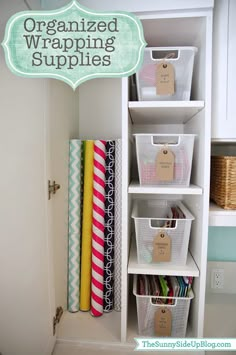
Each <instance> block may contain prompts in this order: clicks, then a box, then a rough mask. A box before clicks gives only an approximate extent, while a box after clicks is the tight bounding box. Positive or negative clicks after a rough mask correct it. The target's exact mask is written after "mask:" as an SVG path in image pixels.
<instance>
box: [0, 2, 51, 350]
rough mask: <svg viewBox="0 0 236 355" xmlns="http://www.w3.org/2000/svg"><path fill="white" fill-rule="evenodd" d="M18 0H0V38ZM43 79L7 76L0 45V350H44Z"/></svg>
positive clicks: (47, 311)
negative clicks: (12, 0) (13, 0)
mask: <svg viewBox="0 0 236 355" xmlns="http://www.w3.org/2000/svg"><path fill="white" fill-rule="evenodd" d="M22 10H26V7H25V5H24V4H23V1H15V2H14V3H13V2H10V1H8V0H1V2H0V13H1V16H0V17H1V18H0V42H2V40H3V35H4V29H5V23H6V21H7V19H8V18H9V17H10V16H11V15H13V14H14V13H16V12H18V11H22ZM45 84H46V82H45V80H42V79H40V80H37V79H24V78H21V77H16V76H15V75H13V74H12V73H11V72H10V71H9V69H8V68H7V66H6V64H5V58H4V53H3V49H2V47H1V46H0V162H1V175H0V289H1V294H0V353H2V354H3V355H46V354H47V355H49V354H50V353H51V351H52V348H53V346H54V342H55V338H54V337H53V316H54V312H55V309H54V307H53V303H54V298H53V297H54V295H53V290H52V284H51V282H50V280H49V275H50V270H51V268H50V262H51V261H50V260H51V259H50V258H49V248H48V228H47V216H46V205H47V180H46V173H45V118H46V117H45V106H44V103H45V99H46V96H45Z"/></svg>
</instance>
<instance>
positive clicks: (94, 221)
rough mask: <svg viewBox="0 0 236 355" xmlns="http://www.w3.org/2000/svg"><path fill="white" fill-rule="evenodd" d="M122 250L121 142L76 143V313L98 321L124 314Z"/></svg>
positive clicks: (72, 236)
mask: <svg viewBox="0 0 236 355" xmlns="http://www.w3.org/2000/svg"><path fill="white" fill-rule="evenodd" d="M82 148H83V149H82ZM117 150H118V155H117V156H116V151H117ZM83 153H84V154H83ZM116 165H117V167H118V169H117V168H116ZM116 195H117V197H116ZM74 225H75V226H76V227H75V229H73V228H72V227H73V226H74ZM120 249H121V140H116V141H110V140H109V141H104V140H96V141H91V140H87V141H81V140H72V141H71V142H70V164H69V255H68V259H69V263H68V310H69V311H70V312H77V311H79V310H81V311H90V312H91V314H92V315H93V316H95V317H98V316H101V315H102V314H103V312H110V311H112V310H113V309H114V308H115V310H119V311H120V310H121V306H120V299H121V297H120V295H121V284H120V279H121V275H120V274H121V250H120ZM80 256H81V257H80ZM80 261H81V263H80ZM114 275H115V276H114Z"/></svg>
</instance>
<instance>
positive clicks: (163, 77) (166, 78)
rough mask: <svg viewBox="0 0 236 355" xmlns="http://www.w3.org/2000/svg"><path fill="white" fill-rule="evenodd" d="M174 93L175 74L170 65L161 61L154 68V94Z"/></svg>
mask: <svg viewBox="0 0 236 355" xmlns="http://www.w3.org/2000/svg"><path fill="white" fill-rule="evenodd" d="M174 93H175V72H174V67H173V65H172V64H171V63H169V62H166V61H162V62H161V63H159V64H157V67H156V94H157V95H173V94H174Z"/></svg>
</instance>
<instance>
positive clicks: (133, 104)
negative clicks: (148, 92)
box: [129, 101, 204, 124]
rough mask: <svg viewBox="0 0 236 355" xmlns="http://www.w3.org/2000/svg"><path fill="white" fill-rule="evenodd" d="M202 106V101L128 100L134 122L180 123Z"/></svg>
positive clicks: (189, 117)
mask: <svg viewBox="0 0 236 355" xmlns="http://www.w3.org/2000/svg"><path fill="white" fill-rule="evenodd" d="M203 108H204V101H130V102H129V112H130V116H131V119H132V121H133V123H134V124H166V123H168V124H182V123H186V122H187V121H189V120H190V119H191V118H192V117H194V116H195V115H196V114H197V113H198V112H199V111H201V110H202V109H203Z"/></svg>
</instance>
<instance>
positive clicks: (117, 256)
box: [114, 139, 122, 311]
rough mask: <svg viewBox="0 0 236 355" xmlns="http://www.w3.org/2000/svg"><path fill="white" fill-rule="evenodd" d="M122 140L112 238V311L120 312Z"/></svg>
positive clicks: (118, 142)
mask: <svg viewBox="0 0 236 355" xmlns="http://www.w3.org/2000/svg"><path fill="white" fill-rule="evenodd" d="M121 189H122V140H121V139H118V140H116V155H115V238H114V309H115V310H116V311H121V247H122V244H121V242H122V228H121V227H122V212H121V211H122V190H121Z"/></svg>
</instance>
